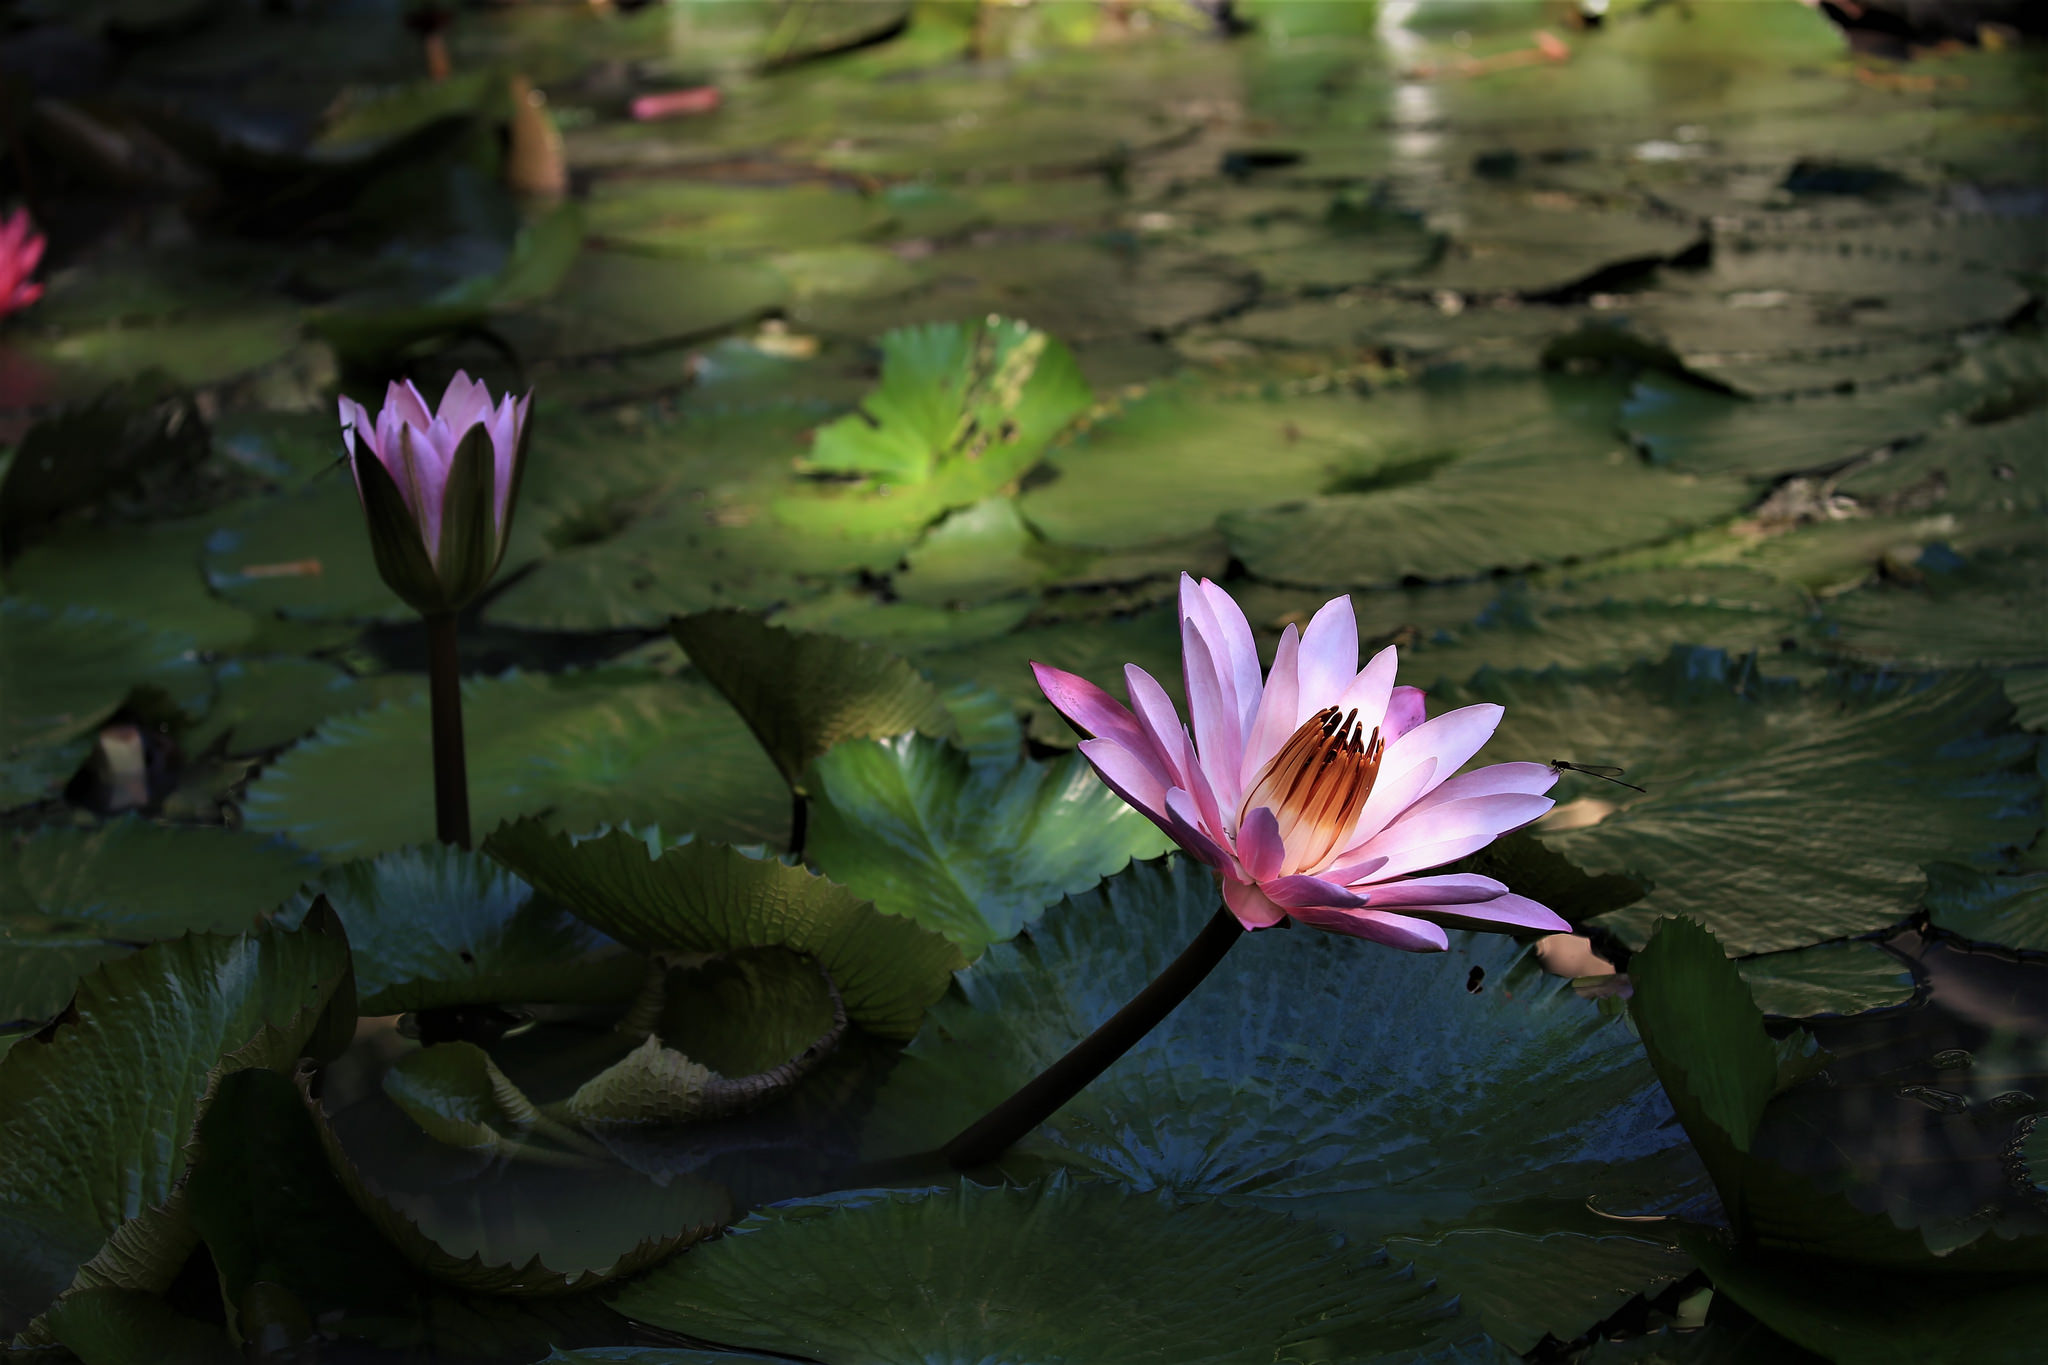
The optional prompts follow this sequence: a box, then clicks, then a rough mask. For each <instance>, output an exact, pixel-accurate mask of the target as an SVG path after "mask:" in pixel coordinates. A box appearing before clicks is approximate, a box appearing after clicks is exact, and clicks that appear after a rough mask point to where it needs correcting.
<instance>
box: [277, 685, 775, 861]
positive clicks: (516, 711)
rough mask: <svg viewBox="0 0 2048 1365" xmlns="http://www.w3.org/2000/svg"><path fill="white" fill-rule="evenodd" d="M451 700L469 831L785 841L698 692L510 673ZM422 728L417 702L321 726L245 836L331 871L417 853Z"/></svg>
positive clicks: (759, 776)
mask: <svg viewBox="0 0 2048 1365" xmlns="http://www.w3.org/2000/svg"><path fill="white" fill-rule="evenodd" d="M463 692H464V696H463V726H464V738H465V739H466V741H467V744H468V750H469V784H470V796H471V800H472V801H473V802H474V803H475V804H474V805H473V806H472V811H473V812H474V819H475V824H476V827H477V828H478V829H489V828H490V827H491V826H493V825H495V824H497V823H498V822H499V821H501V820H507V819H511V818H513V817H515V816H519V815H527V814H535V813H538V812H542V811H546V812H548V813H549V818H550V819H551V820H552V821H554V822H555V823H556V824H557V825H559V826H562V827H566V828H572V829H588V828H591V827H593V826H595V825H598V824H600V823H602V822H604V821H606V820H616V819H623V818H626V817H629V816H631V817H636V818H640V819H644V820H648V821H650V822H652V821H662V822H665V823H667V824H668V825H670V826H671V827H673V828H679V829H692V828H694V829H697V830H699V831H700V832H702V833H703V834H704V835H705V837H707V838H737V839H742V840H754V839H760V838H763V837H765V836H779V835H780V834H781V832H782V827H783V823H784V818H785V810H786V807H785V802H786V798H785V797H784V796H783V794H782V791H781V784H780V783H779V782H777V781H776V779H775V774H774V770H773V769H772V768H771V767H770V766H769V764H768V762H767V760H766V759H765V758H763V757H762V755H761V753H760V750H759V749H758V748H756V747H755V744H754V742H753V739H752V737H751V736H750V735H748V734H747V731H746V728H745V726H744V725H743V724H741V722H740V719H739V718H738V717H737V716H735V715H733V713H732V711H731V709H730V708H728V707H727V706H726V705H725V703H724V702H722V701H720V700H719V699H718V698H717V697H716V696H715V695H713V694H712V693H711V691H710V689H709V688H707V687H704V686H703V685H702V684H698V683H692V682H690V681H688V680H686V679H669V678H662V677H660V676H658V675H655V674H649V673H642V672H638V671H631V670H612V671H599V672H592V673H579V674H562V675H556V676H552V677H546V676H537V675H530V674H508V675H506V676H504V677H501V678H490V679H475V680H472V681H470V682H468V683H465V684H464V689H463ZM427 719H428V718H427V707H426V704H425V699H424V698H414V699H412V700H408V701H404V702H393V703H387V704H385V705H384V706H380V707H378V708H377V709H376V710H374V711H366V712H364V713H362V714H360V715H356V716H342V717H337V718H335V719H333V720H329V721H328V722H327V723H326V724H324V725H322V726H321V727H320V729H319V730H318V732H316V733H315V734H314V736H313V738H311V739H309V740H307V741H305V742H304V743H303V744H300V745H299V746H298V747H296V748H294V749H293V750H292V751H291V752H290V753H288V754H287V755H286V756H285V757H284V758H282V759H280V760H279V761H278V762H276V763H274V764H271V765H270V766H269V767H268V768H266V769H265V770H264V772H263V775H262V776H261V777H260V778H258V779H257V781H256V782H255V783H254V784H253V785H252V786H251V787H250V789H249V794H248V797H247V800H246V804H245V809H246V812H247V818H248V821H249V825H250V827H251V828H252V829H258V830H264V831H268V832H277V833H283V834H286V835H289V836H290V837H291V838H292V839H293V840H294V841H295V842H297V843H298V844H300V845H301V846H302V847H305V848H310V849H313V850H315V851H317V852H319V853H321V854H323V855H325V856H327V857H330V858H361V857H368V856H370V855H372V854H376V853H381V852H384V851H386V850H389V849H394V848H400V847H403V846H404V845H407V844H417V843H426V842H429V841H430V840H431V838H432V835H433V829H434V818H433V781H432V777H431V773H430V771H429V768H428V764H427V759H428V743H427V741H428V735H427V730H428V725H427ZM406 773H411V774H413V776H414V778H415V779H416V780H411V781H408V780H405V779H404V778H403V777H402V776H400V775H402V774H406ZM372 793H374V797H372V796H371V795H370V794H372Z"/></svg>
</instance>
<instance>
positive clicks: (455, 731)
mask: <svg viewBox="0 0 2048 1365" xmlns="http://www.w3.org/2000/svg"><path fill="white" fill-rule="evenodd" d="M426 621H427V697H428V700H429V702H430V703H431V706H432V710H433V716H434V833H435V835H436V836H437V837H438V838H439V839H440V840H441V842H442V843H444V844H453V845H455V846H456V847H457V848H468V847H469V764H468V762H467V761H466V760H465V759H464V758H463V754H462V662H461V659H460V658H459V656H458V655H457V652H456V647H455V645H456V640H455V613H453V612H447V611H443V612H435V613H434V614H433V615H431V616H429V617H427V618H426Z"/></svg>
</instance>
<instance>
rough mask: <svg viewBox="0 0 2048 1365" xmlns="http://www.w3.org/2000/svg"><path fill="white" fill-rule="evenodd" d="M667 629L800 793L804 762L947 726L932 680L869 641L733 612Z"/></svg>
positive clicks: (946, 715) (946, 729) (678, 623)
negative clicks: (853, 743)
mask: <svg viewBox="0 0 2048 1365" xmlns="http://www.w3.org/2000/svg"><path fill="white" fill-rule="evenodd" d="M670 629H671V631H672V632H673V634H674V635H675V638H676V642H677V643H678V644H680V645H681V646H682V647H683V649H684V650H685V651H686V652H687V653H688V654H689V655H690V660H691V662H692V663H694V664H695V665H696V666H697V671H698V672H700V673H702V674H704V676H705V677H707V678H709V679H710V680H711V683H712V685H713V686H715V687H717V688H718V690H719V691H720V692H722V693H724V694H725V698H726V700H728V701H730V702H731V703H732V704H733V708H734V709H735V710H737V711H738V712H739V713H740V715H741V716H742V717H744V718H745V719H746V722H747V724H748V725H749V726H750V727H752V729H753V731H754V734H755V736H756V737H757V738H758V739H759V740H760V741H761V747H762V748H764V749H766V750H767V751H768V756H769V758H771V759H773V760H774V762H775V766H776V768H777V769H778V770H779V771H780V772H781V773H782V776H783V778H784V779H785V780H786V781H787V782H788V783H789V785H790V786H791V787H793V788H795V789H796V790H797V791H798V792H802V791H804V790H806V788H805V786H804V769H805V768H806V767H808V766H809V764H810V762H811V760H812V759H815V758H817V757H818V756H819V755H820V754H822V753H824V752H825V751H826V750H828V749H830V748H832V747H833V746H834V745H836V744H839V743H841V742H843V741H845V740H849V739H867V738H871V737H876V736H884V735H898V734H902V733H903V732H904V731H906V730H923V731H925V732H926V733H929V734H940V735H944V734H950V733H952V732H953V728H954V727H953V719H952V715H951V714H950V713H949V712H948V711H947V710H946V707H945V703H944V702H943V701H941V700H940V698H939V695H938V692H937V691H936V690H935V689H934V688H933V687H932V685H931V684H930V683H929V682H927V681H926V680H925V679H924V678H923V677H922V676H921V675H919V673H918V672H917V670H916V669H914V668H912V667H911V666H910V665H909V664H907V663H905V662H903V660H901V659H899V658H897V657H895V656H894V655H892V654H889V653H887V652H886V651H884V650H881V649H877V648H875V647H874V646H873V645H865V644H861V643H859V642H857V641H853V640H843V639H839V638H836V637H834V636H830V635H805V634H798V633H796V632H794V631H789V630H784V629H783V628H781V627H779V626H771V625H769V624H768V623H767V622H765V621H763V620H761V619H760V618H759V617H756V616H749V615H746V614H744V613H742V612H732V611H718V612H704V613H701V614H699V615H696V616H686V617H683V618H682V619H680V620H678V621H676V622H675V623H674V624H673V625H672V626H671V627H670Z"/></svg>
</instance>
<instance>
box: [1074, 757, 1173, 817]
mask: <svg viewBox="0 0 2048 1365" xmlns="http://www.w3.org/2000/svg"><path fill="white" fill-rule="evenodd" d="M1080 748H1081V756H1082V757H1083V758H1085V759H1087V760H1088V763H1089V766H1090V767H1092V768H1094V769H1095V771H1096V773H1097V774H1099V775H1100V776H1101V778H1102V780H1103V782H1104V783H1106V784H1107V785H1108V787H1109V789H1110V790H1111V791H1113V792H1115V793H1116V794H1117V795H1118V796H1121V797H1122V798H1123V799H1124V802H1125V804H1126V805H1129V806H1131V807H1132V808H1133V809H1136V810H1140V811H1143V812H1144V813H1145V814H1147V815H1149V816H1151V817H1152V819H1153V821H1154V822H1155V823H1157V824H1158V825H1159V827H1160V828H1161V829H1167V825H1166V784H1165V783H1164V782H1161V781H1160V780H1159V776H1158V774H1156V773H1154V772H1153V771H1152V770H1151V769H1150V768H1148V767H1147V766H1145V763H1144V762H1143V760H1141V759H1139V758H1138V757H1137V756H1136V755H1135V754H1133V753H1132V752H1131V751H1130V750H1129V749H1126V748H1124V747H1123V745H1121V744H1118V743H1117V742H1116V741H1115V740H1113V739H1084V740H1082V741H1081V745H1080ZM1167 832H1168V833H1172V831H1171V830H1170V829H1168V830H1167Z"/></svg>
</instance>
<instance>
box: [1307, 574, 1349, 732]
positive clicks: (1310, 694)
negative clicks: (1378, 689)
mask: <svg viewBox="0 0 2048 1365" xmlns="http://www.w3.org/2000/svg"><path fill="white" fill-rule="evenodd" d="M1357 673H1358V621H1357V618H1356V617H1354V616H1353V615H1352V614H1351V599H1350V598H1349V597H1333V598H1331V599H1330V600H1329V601H1327V602H1325V603H1323V606H1322V610H1320V611H1318V612H1317V613H1316V614H1315V617H1314V619H1313V620H1311V621H1310V622H1309V623H1308V629H1307V630H1305V631H1303V632H1302V636H1301V664H1300V677H1301V681H1300V685H1299V690H1298V692H1297V693H1296V696H1295V701H1294V724H1295V726H1296V727H1299V726H1300V724H1301V723H1302V722H1303V721H1305V720H1307V719H1308V718H1309V717H1310V716H1312V715H1314V714H1315V713H1316V712H1318V711H1320V710H1322V709H1323V708H1324V707H1325V706H1334V705H1335V704H1336V702H1337V699H1338V698H1339V697H1341V696H1343V695H1344V689H1345V688H1347V687H1349V686H1350V685H1351V679H1352V678H1353V677H1354V676H1356V675H1357Z"/></svg>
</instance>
